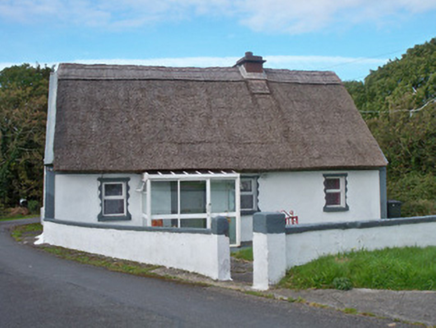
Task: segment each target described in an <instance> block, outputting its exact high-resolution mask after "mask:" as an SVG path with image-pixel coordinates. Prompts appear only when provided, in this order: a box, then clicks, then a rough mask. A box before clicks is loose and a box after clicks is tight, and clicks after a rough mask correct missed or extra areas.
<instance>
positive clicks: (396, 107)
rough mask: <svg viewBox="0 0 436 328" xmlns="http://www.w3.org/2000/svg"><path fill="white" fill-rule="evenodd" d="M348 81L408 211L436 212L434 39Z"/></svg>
mask: <svg viewBox="0 0 436 328" xmlns="http://www.w3.org/2000/svg"><path fill="white" fill-rule="evenodd" d="M345 86H346V88H347V90H348V91H349V93H350V94H351V96H352V97H353V99H354V102H355V103H356V106H357V108H358V109H359V110H360V111H361V113H362V117H363V118H364V119H365V121H366V123H367V124H368V127H369V128H370V130H371V132H372V133H373V135H374V137H375V138H376V139H377V141H378V143H379V145H380V147H381V148H382V150H383V152H384V154H385V156H386V158H387V159H388V161H389V165H388V196H389V197H390V198H394V199H398V200H401V201H402V202H403V203H404V205H403V210H402V213H403V214H404V215H408V216H412V215H428V214H435V213H436V168H435V166H436V128H435V127H436V38H434V39H432V40H431V41H430V42H426V43H425V44H423V45H417V46H415V47H413V48H411V49H408V50H407V52H406V54H404V55H403V56H402V58H401V59H395V60H394V61H390V62H389V63H387V64H386V65H384V66H383V67H379V68H378V69H377V70H376V71H372V72H371V73H370V74H369V75H368V76H367V77H366V78H365V81H364V82H359V81H351V82H345Z"/></svg>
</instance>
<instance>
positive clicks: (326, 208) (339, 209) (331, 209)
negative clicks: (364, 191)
mask: <svg viewBox="0 0 436 328" xmlns="http://www.w3.org/2000/svg"><path fill="white" fill-rule="evenodd" d="M323 210H324V212H346V211H348V210H349V207H348V205H347V206H345V207H329V206H324V209H323Z"/></svg>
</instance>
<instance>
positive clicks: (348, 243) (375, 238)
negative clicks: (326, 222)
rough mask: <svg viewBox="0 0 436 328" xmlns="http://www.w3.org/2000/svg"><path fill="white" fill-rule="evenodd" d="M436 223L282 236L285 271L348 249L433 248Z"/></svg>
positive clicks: (435, 241) (435, 244)
mask: <svg viewBox="0 0 436 328" xmlns="http://www.w3.org/2000/svg"><path fill="white" fill-rule="evenodd" d="M435 236H436V222H431V223H417V224H403V225H393V226H380V227H373V228H365V229H345V230H341V229H333V230H320V231H308V232H303V233H295V234H288V235H286V262H287V267H288V269H289V268H291V267H293V266H296V265H302V264H305V263H308V262H310V261H312V260H315V259H317V258H318V257H320V256H323V255H327V254H337V253H339V252H347V251H352V250H360V249H363V248H364V249H366V250H374V249H383V248H386V247H406V246H419V247H426V246H436V237H435Z"/></svg>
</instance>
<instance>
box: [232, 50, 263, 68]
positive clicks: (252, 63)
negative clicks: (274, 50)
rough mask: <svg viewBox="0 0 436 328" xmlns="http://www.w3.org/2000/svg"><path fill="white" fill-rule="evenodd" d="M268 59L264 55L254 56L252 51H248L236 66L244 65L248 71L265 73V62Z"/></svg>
mask: <svg viewBox="0 0 436 328" xmlns="http://www.w3.org/2000/svg"><path fill="white" fill-rule="evenodd" d="M264 62H266V60H263V59H262V56H253V53H252V52H251V51H247V52H246V53H245V56H244V57H242V58H241V59H239V60H238V61H237V63H236V65H235V66H244V68H245V71H246V72H247V73H263V63H264Z"/></svg>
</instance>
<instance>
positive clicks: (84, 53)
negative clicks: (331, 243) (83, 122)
mask: <svg viewBox="0 0 436 328" xmlns="http://www.w3.org/2000/svg"><path fill="white" fill-rule="evenodd" d="M433 37H436V0H298V1H297V0H250V1H249V0H0V69H2V68H4V67H7V66H11V65H15V64H21V63H30V64H35V63H39V64H42V65H43V64H48V65H54V64H57V63H59V62H81V63H120V64H124V63H129V64H144V65H164V66H199V67H205V66H232V65H233V64H234V63H235V62H236V60H237V59H239V58H240V57H242V56H243V55H244V53H245V52H246V51H253V52H254V54H255V55H260V56H263V57H264V59H266V60H267V62H266V64H265V66H266V67H272V68H288V69H299V70H301V69H302V70H332V71H335V72H336V73H337V74H338V75H339V77H341V78H342V79H343V80H358V79H363V78H364V77H365V76H366V75H367V74H368V73H369V70H370V69H373V70H374V69H377V67H378V66H381V65H383V64H384V63H386V62H387V61H388V60H389V59H391V60H393V59H395V58H398V57H400V56H401V54H403V53H404V52H405V51H406V50H407V48H410V47H413V46H414V45H415V44H420V43H424V42H425V41H429V40H430V39H431V38H433Z"/></svg>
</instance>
